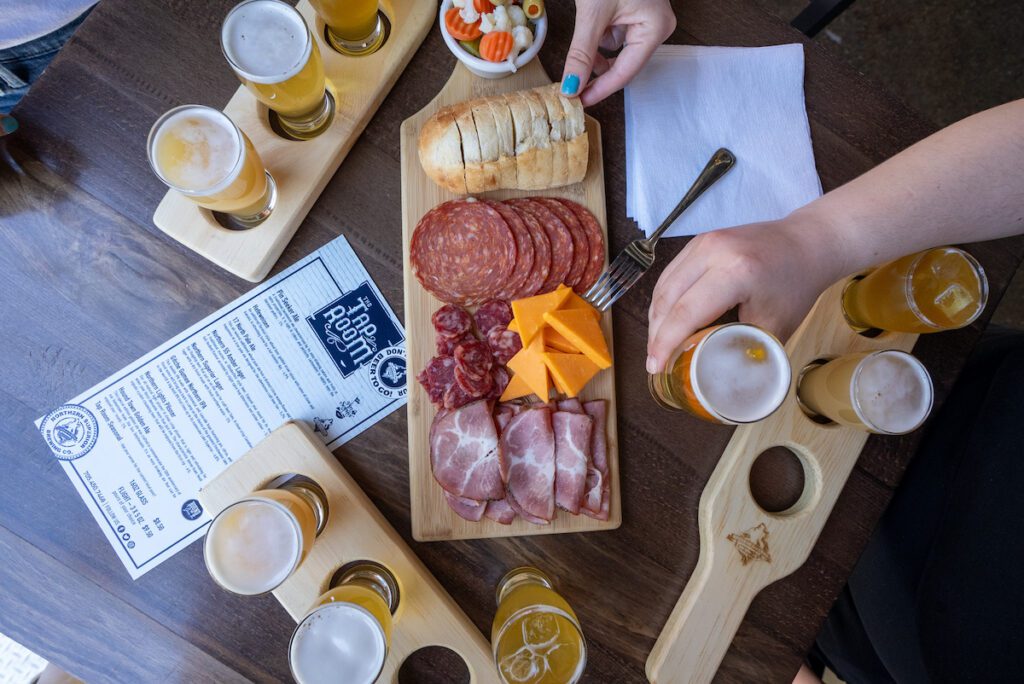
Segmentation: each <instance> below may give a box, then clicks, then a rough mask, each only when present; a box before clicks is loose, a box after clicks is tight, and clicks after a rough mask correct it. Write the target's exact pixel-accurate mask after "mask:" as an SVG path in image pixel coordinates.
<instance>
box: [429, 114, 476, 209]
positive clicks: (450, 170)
mask: <svg viewBox="0 0 1024 684" xmlns="http://www.w3.org/2000/svg"><path fill="white" fill-rule="evenodd" d="M419 156H420V165H421V166H422V167H423V170H424V171H425V172H426V173H427V175H428V176H430V178H432V179H433V180H434V182H435V183H437V184H438V185H440V186H441V187H442V188H444V189H445V190H450V191H451V192H457V193H460V194H463V195H464V194H466V166H465V163H464V162H463V160H462V136H461V135H459V127H458V126H456V125H455V117H454V116H453V115H452V111H451V107H445V108H444V109H441V110H440V111H438V112H437V114H435V115H434V116H432V117H430V118H429V119H427V122H426V123H425V124H423V129H422V130H421V131H420V139H419Z"/></svg>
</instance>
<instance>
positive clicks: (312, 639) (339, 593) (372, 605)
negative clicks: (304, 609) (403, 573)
mask: <svg viewBox="0 0 1024 684" xmlns="http://www.w3.org/2000/svg"><path fill="white" fill-rule="evenodd" d="M397 609H398V583H397V582H396V581H395V577H394V575H392V574H391V572H390V571H389V570H388V569H387V568H385V567H384V566H383V565H380V564H379V563H374V562H372V561H358V562H356V563H352V564H350V565H347V566H345V567H343V568H341V570H340V571H339V572H338V573H337V574H336V575H335V576H334V578H333V579H332V581H331V585H330V589H328V591H327V592H326V593H324V594H323V595H322V596H321V597H320V598H318V599H317V601H316V604H314V606H313V607H312V608H311V609H310V611H309V612H308V613H307V614H306V616H305V617H304V618H302V621H301V622H299V625H298V627H296V628H295V631H294V632H293V633H292V639H291V642H290V643H289V645H288V663H289V666H290V667H291V671H292V677H293V678H294V679H295V681H296V682H298V683H299V684H320V683H321V682H323V683H324V684H334V683H335V682H339V681H344V682H347V683H348V684H372V682H375V681H376V680H377V678H378V677H379V676H380V673H381V670H383V668H384V662H385V660H386V659H387V654H388V649H389V647H390V644H391V625H392V615H393V614H394V612H395V611H396V610H397Z"/></svg>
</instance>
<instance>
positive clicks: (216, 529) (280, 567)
mask: <svg viewBox="0 0 1024 684" xmlns="http://www.w3.org/2000/svg"><path fill="white" fill-rule="evenodd" d="M326 522H327V498H326V496H325V495H324V492H323V490H322V489H320V487H319V485H317V484H316V483H315V482H313V481H312V480H310V479H308V478H305V477H302V476H297V475H296V476H284V477H282V478H278V479H277V480H274V481H273V482H271V483H270V484H268V485H267V487H266V488H265V489H261V490H260V491H258V492H254V493H252V494H250V495H249V496H246V497H244V498H242V499H239V500H238V501H236V502H235V503H233V504H231V505H230V506H228V507H226V508H225V509H224V510H222V511H221V512H220V513H218V514H217V517H216V518H214V519H213V523H211V524H210V529H209V530H208V531H207V533H206V542H205V544H204V547H203V556H204V558H205V559H206V569H207V570H208V571H209V572H210V576H211V577H212V578H213V580H214V581H215V582H216V583H217V584H219V585H220V586H221V587H223V588H224V589H227V590H228V591H230V592H233V593H236V594H242V595H245V596H254V595H256V594H264V593H266V592H268V591H273V590H274V589H276V588H277V587H279V586H280V585H281V584H282V583H283V582H284V581H285V580H286V579H288V578H289V577H290V576H291V574H292V573H293V572H295V570H296V568H298V567H299V565H300V564H301V563H302V561H303V559H304V558H305V557H306V556H307V555H308V554H309V550H310V549H311V548H312V547H313V542H314V540H315V539H316V536H317V535H318V534H319V533H320V531H321V530H323V528H324V525H325V524H326Z"/></svg>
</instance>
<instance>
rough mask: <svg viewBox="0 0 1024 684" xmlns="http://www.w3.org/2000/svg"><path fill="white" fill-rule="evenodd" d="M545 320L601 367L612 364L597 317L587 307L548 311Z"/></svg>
mask: <svg viewBox="0 0 1024 684" xmlns="http://www.w3.org/2000/svg"><path fill="white" fill-rule="evenodd" d="M544 322H545V323H547V324H548V325H550V326H551V327H552V328H554V329H555V330H557V331H558V332H559V333H561V334H562V336H563V337H565V339H567V340H568V341H569V343H570V344H572V345H573V346H574V347H576V348H577V349H579V350H580V351H581V352H583V353H584V354H586V355H587V357H588V358H589V359H590V360H591V361H593V362H594V363H595V364H597V366H598V367H599V368H608V367H610V366H611V365H612V355H611V354H610V353H609V352H608V344H607V343H606V342H605V341H604V333H602V332H601V326H600V325H598V323H597V319H595V318H594V316H593V315H592V314H591V313H590V312H589V311H587V310H585V309H564V310H560V311H548V312H547V313H545V314H544Z"/></svg>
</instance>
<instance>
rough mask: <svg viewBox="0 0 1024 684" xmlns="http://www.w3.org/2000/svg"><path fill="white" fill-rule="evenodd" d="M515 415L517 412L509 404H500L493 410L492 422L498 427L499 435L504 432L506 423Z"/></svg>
mask: <svg viewBox="0 0 1024 684" xmlns="http://www.w3.org/2000/svg"><path fill="white" fill-rule="evenodd" d="M516 413H517V411H516V410H515V409H514V408H513V407H512V406H511V405H509V404H500V405H499V406H498V408H497V409H495V410H494V422H495V423H497V425H498V432H499V433H501V432H504V430H505V426H506V425H508V421H510V420H512V416H514V415H516Z"/></svg>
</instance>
